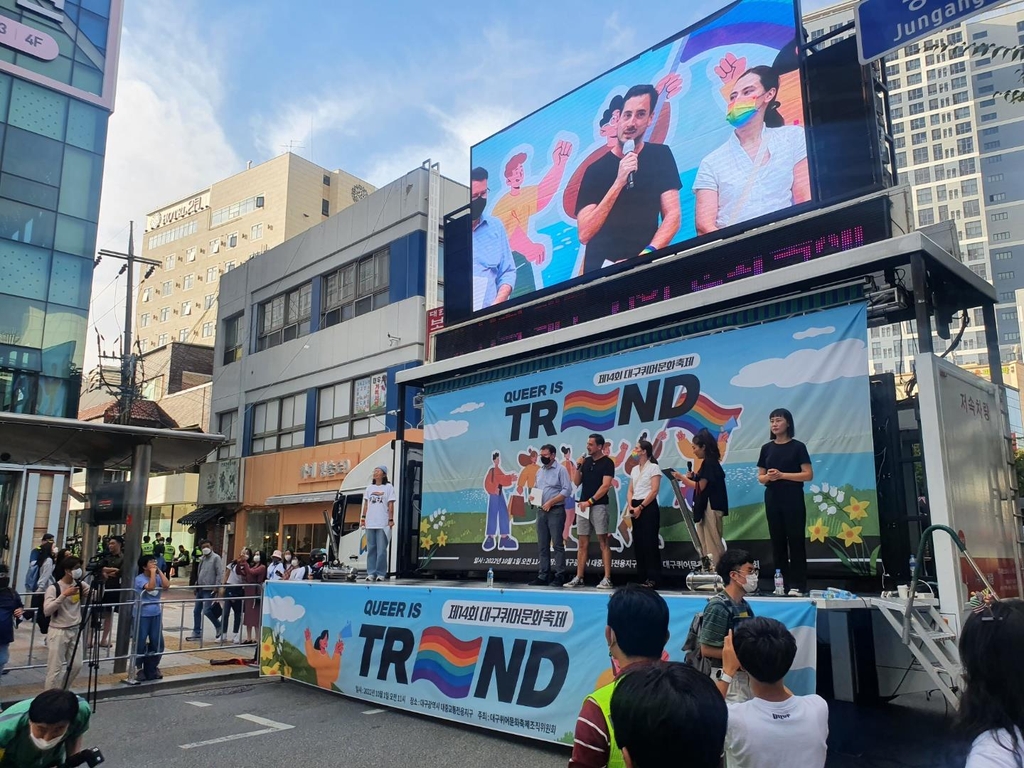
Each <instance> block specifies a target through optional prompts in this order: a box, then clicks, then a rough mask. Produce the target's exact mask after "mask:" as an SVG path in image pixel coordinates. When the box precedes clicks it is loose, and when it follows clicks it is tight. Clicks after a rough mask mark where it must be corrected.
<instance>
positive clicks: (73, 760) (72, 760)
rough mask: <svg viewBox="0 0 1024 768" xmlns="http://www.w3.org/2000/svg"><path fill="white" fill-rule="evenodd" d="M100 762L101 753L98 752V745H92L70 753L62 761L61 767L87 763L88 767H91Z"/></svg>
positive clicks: (73, 767) (71, 767)
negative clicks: (90, 747)
mask: <svg viewBox="0 0 1024 768" xmlns="http://www.w3.org/2000/svg"><path fill="white" fill-rule="evenodd" d="M102 762H103V753H102V752H100V750H99V747H93V748H92V749H83V750H82V751H81V752H76V753H75V754H73V755H71V757H69V758H68V759H67V760H65V761H64V763H63V764H62V765H61V768H78V766H80V765H87V766H89V768H93V767H94V766H97V765H99V764H100V763H102Z"/></svg>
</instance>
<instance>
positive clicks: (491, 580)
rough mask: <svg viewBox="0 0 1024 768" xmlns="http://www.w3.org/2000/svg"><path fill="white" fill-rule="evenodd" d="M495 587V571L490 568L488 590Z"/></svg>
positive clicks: (488, 571)
mask: <svg viewBox="0 0 1024 768" xmlns="http://www.w3.org/2000/svg"><path fill="white" fill-rule="evenodd" d="M493 586H494V569H493V568H488V569H487V588H488V589H490V588H491V587H493Z"/></svg>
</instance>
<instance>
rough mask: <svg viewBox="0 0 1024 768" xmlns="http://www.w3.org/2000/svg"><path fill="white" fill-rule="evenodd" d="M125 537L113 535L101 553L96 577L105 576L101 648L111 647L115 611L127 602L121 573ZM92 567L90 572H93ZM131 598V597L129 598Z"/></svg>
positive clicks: (99, 609) (101, 609)
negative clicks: (118, 606) (105, 549)
mask: <svg viewBox="0 0 1024 768" xmlns="http://www.w3.org/2000/svg"><path fill="white" fill-rule="evenodd" d="M123 552H124V537H123V536H111V537H110V538H109V539H108V540H107V551H106V552H104V553H103V554H101V555H100V571H99V573H98V574H97V575H96V578H100V577H102V578H103V586H104V590H103V604H102V605H100V606H97V609H96V610H97V611H99V612H100V613H101V614H103V636H102V637H101V638H100V648H109V647H110V632H111V630H112V629H113V626H114V612H115V611H117V604H118V603H123V602H125V599H126V598H123V597H122V596H121V592H120V591H119V590H120V589H121V574H122V573H123V571H124V554H123ZM91 570H92V569H91V568H90V572H91ZM127 599H130V598H127Z"/></svg>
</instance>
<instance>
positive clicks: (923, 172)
mask: <svg viewBox="0 0 1024 768" xmlns="http://www.w3.org/2000/svg"><path fill="white" fill-rule="evenodd" d="M931 180H932V169H931V168H918V169H917V170H915V171H914V183H915V184H929V183H931Z"/></svg>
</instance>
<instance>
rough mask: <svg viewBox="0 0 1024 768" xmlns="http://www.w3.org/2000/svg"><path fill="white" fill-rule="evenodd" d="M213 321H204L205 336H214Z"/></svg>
mask: <svg viewBox="0 0 1024 768" xmlns="http://www.w3.org/2000/svg"><path fill="white" fill-rule="evenodd" d="M213 325H214V324H213V323H203V338H204V339H209V338H211V337H212V336H213Z"/></svg>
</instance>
